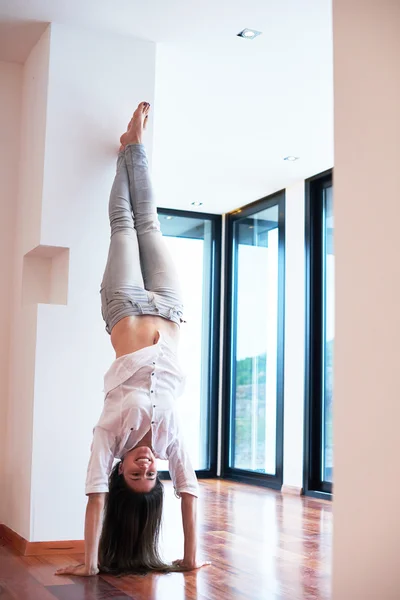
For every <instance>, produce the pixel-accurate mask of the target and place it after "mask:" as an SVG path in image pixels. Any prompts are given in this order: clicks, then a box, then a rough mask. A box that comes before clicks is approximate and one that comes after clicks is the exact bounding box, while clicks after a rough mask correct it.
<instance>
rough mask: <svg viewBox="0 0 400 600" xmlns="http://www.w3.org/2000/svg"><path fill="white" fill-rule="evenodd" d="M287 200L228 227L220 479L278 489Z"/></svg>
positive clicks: (238, 217) (276, 199)
mask: <svg viewBox="0 0 400 600" xmlns="http://www.w3.org/2000/svg"><path fill="white" fill-rule="evenodd" d="M284 202H285V197H284V193H279V194H275V195H274V196H272V197H269V198H266V199H264V200H261V201H260V202H257V203H255V204H252V205H249V206H247V207H245V208H243V209H241V210H240V211H237V212H236V213H234V214H232V215H230V216H229V217H228V220H227V265H228V269H229V271H230V273H229V274H228V277H227V288H226V299H227V304H226V311H227V313H226V314H227V320H226V325H227V326H226V332H227V335H226V348H225V350H226V352H225V354H226V360H225V371H226V377H225V394H224V396H225V398H226V399H227V401H228V406H227V407H226V419H225V425H226V427H225V438H226V444H225V457H224V475H225V476H226V477H230V478H234V479H239V480H242V481H249V482H252V481H253V482H257V483H261V484H263V485H269V486H271V487H276V488H279V487H280V486H281V484H282V455H283V418H282V414H283V336H284V331H283V314H284Z"/></svg>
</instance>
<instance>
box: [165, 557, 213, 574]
mask: <svg viewBox="0 0 400 600" xmlns="http://www.w3.org/2000/svg"><path fill="white" fill-rule="evenodd" d="M172 564H173V565H174V567H179V568H180V569H182V571H195V570H196V569H201V567H207V566H208V565H211V563H210V562H209V561H205V562H199V561H198V560H185V559H184V558H183V559H181V560H174V562H173V563H172Z"/></svg>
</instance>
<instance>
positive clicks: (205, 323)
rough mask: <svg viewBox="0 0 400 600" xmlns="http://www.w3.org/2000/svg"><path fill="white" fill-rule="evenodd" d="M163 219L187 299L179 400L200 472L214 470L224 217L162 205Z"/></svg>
mask: <svg viewBox="0 0 400 600" xmlns="http://www.w3.org/2000/svg"><path fill="white" fill-rule="evenodd" d="M159 219H160V223H161V230H162V232H163V235H164V238H165V241H166V243H167V246H168V250H169V252H170V253H171V255H172V257H173V259H174V262H175V264H176V266H177V269H178V272H179V276H180V281H181V286H182V292H183V297H184V302H185V312H184V318H185V320H186V323H185V324H184V325H183V326H182V327H181V340H180V352H179V359H180V363H181V365H182V367H183V370H184V371H185V374H186V385H185V390H184V393H183V395H182V396H181V397H180V398H179V399H178V405H179V412H180V416H181V419H182V423H183V426H184V436H185V443H186V446H187V448H188V451H189V454H190V457H191V460H192V463H193V466H194V468H195V469H196V471H198V472H204V473H205V474H206V472H209V473H210V474H214V475H215V472H216V436H217V430H216V428H217V406H218V364H219V356H218V350H219V308H220V307H219V285H220V275H219V271H220V245H221V231H220V229H221V217H220V216H218V215H199V214H198V213H187V212H185V213H182V212H177V211H169V210H168V211H167V210H163V209H160V210H159ZM159 468H160V469H166V465H165V464H164V463H163V462H162V461H160V464H159Z"/></svg>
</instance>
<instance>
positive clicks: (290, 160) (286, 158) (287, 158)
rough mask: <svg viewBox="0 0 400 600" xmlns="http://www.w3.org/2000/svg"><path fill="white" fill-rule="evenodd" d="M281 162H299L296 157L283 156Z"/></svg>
mask: <svg viewBox="0 0 400 600" xmlns="http://www.w3.org/2000/svg"><path fill="white" fill-rule="evenodd" d="M283 160H287V161H288V162H295V161H296V160H299V157H298V156H285V158H284V159H283Z"/></svg>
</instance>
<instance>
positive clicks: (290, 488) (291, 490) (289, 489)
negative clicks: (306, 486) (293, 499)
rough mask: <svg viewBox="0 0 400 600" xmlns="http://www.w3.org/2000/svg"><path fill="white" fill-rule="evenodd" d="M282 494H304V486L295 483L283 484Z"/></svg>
mask: <svg viewBox="0 0 400 600" xmlns="http://www.w3.org/2000/svg"><path fill="white" fill-rule="evenodd" d="M281 493H282V494H291V495H292V496H302V495H303V488H301V487H296V486H294V485H283V486H282V487H281Z"/></svg>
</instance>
